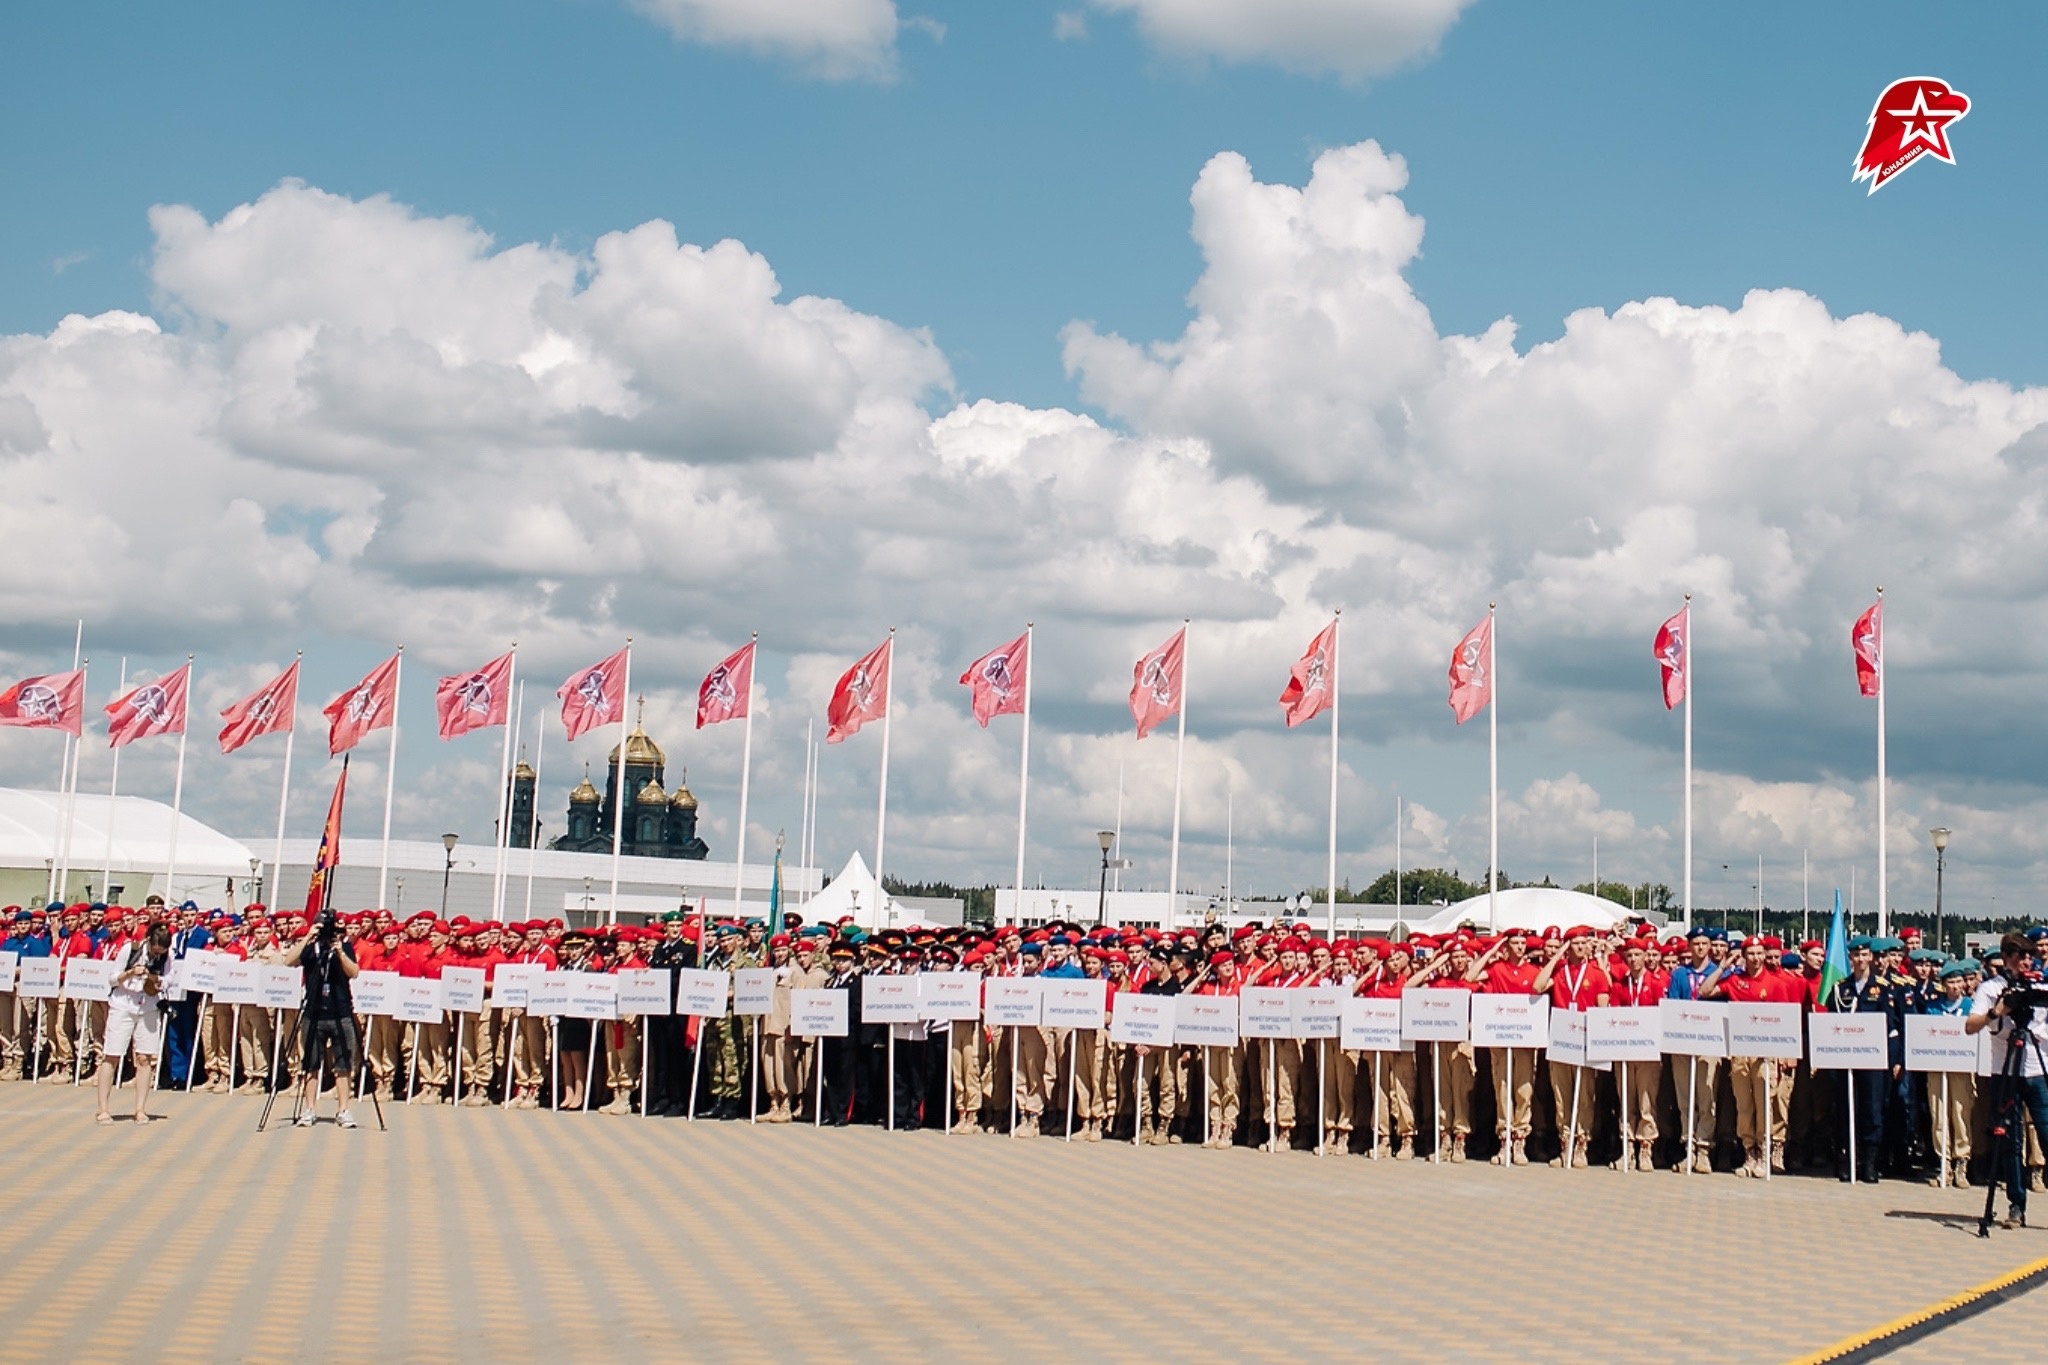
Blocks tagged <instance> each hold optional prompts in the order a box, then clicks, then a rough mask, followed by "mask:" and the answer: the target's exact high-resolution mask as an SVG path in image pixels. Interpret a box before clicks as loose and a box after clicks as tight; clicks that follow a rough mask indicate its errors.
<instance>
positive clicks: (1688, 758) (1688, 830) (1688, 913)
mask: <svg viewBox="0 0 2048 1365" xmlns="http://www.w3.org/2000/svg"><path fill="white" fill-rule="evenodd" d="M1693 658H1694V651H1693V638H1692V594H1691V593H1687V594H1686V595H1685V927H1686V928H1688V929H1690V928H1692V692H1693V681H1694V680H1693ZM1594 890H1595V891H1598V890H1599V888H1598V887H1595V888H1594Z"/></svg>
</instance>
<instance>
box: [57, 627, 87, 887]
mask: <svg viewBox="0 0 2048 1365" xmlns="http://www.w3.org/2000/svg"><path fill="white" fill-rule="evenodd" d="M91 667H92V660H91V659H81V660H79V663H78V668H79V679H78V682H79V691H80V692H83V693H85V694H86V695H87V696H90V695H91V693H90V691H89V690H88V689H87V688H86V686H85V674H86V673H87V672H88V671H90V669H91ZM78 728H79V734H78V738H77V739H76V740H75V741H74V742H73V743H72V745H71V778H70V781H68V782H67V783H65V791H64V805H63V811H64V824H63V832H62V835H61V836H60V841H59V843H58V845H57V888H58V890H59V891H61V892H63V896H64V899H65V900H70V899H71V893H70V890H69V887H70V884H71V840H72V835H73V833H74V832H75V831H76V830H77V828H78V770H79V769H80V768H81V767H83V766H84V764H85V717H84V716H83V715H81V716H80V717H79V726H78Z"/></svg>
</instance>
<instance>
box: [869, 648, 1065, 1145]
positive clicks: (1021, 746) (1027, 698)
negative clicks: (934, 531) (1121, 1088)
mask: <svg viewBox="0 0 2048 1365" xmlns="http://www.w3.org/2000/svg"><path fill="white" fill-rule="evenodd" d="M890 662H891V663H892V664H893V663H894V662H895V660H893V659H892V660H890ZM1036 671H1037V669H1036V667H1035V666H1034V661H1033V659H1032V657H1031V622H1029V621H1026V622H1025V623H1024V734H1023V737H1022V738H1021V739H1020V740H1018V742H1017V754H1018V757H1017V880H1016V881H1015V882H1014V883H1013V885H1015V886H1016V888H1017V907H1018V909H1017V914H1018V916H1019V917H1020V918H1021V917H1022V915H1023V906H1024V821H1025V815H1026V813H1027V811H1028V809H1029V806H1030V800H1031V675H1032V674H1033V673H1035V672H1036ZM1072 1136H1073V1133H1072V1125H1071V1124H1069V1126H1068V1137H1069V1138H1070V1139H1071V1138H1072Z"/></svg>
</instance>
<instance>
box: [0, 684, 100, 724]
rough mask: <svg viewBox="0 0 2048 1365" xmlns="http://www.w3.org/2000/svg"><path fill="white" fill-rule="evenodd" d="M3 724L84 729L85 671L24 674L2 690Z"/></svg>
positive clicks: (0, 716) (0, 709)
mask: <svg viewBox="0 0 2048 1365" xmlns="http://www.w3.org/2000/svg"><path fill="white" fill-rule="evenodd" d="M0 725H20V726H25V727H27V728H28V729H31V730H66V731H69V732H70V733H71V734H74V735H77V734H81V733H83V731H84V729H85V672H84V670H82V669H74V670H72V671H71V672H69V673H49V674H45V675H44V676H42V677H40V678H23V679H22V680H21V681H20V682H18V683H16V684H15V685H14V686H12V687H10V688H8V689H7V690H6V691H5V692H0Z"/></svg>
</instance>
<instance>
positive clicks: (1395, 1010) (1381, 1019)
mask: <svg viewBox="0 0 2048 1365" xmlns="http://www.w3.org/2000/svg"><path fill="white" fill-rule="evenodd" d="M1337 1045H1338V1046H1339V1047H1343V1048H1346V1049H1348V1050H1350V1051H1352V1052H1405V1051H1406V1050H1407V1049H1408V1042H1407V1040H1406V1039H1404V1038H1403V1037H1402V1036H1401V1002H1400V1001H1399V1000H1368V999H1366V998H1365V997H1363V996H1357V995H1354V996H1352V997H1351V998H1350V999H1348V1000H1346V1001H1345V1002H1344V1017H1343V1020H1342V1023H1341V1026H1340V1027H1339V1028H1338V1030H1337Z"/></svg>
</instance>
